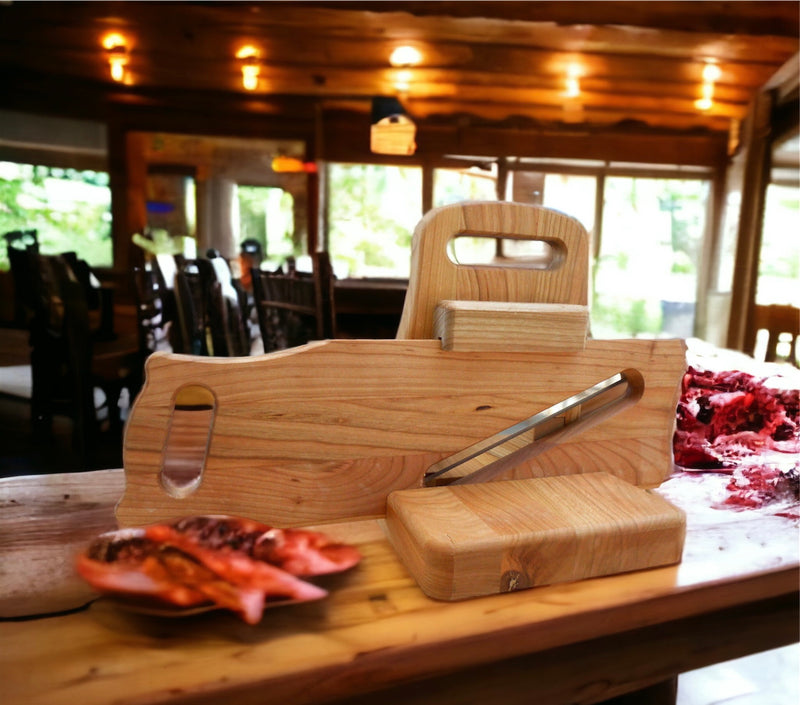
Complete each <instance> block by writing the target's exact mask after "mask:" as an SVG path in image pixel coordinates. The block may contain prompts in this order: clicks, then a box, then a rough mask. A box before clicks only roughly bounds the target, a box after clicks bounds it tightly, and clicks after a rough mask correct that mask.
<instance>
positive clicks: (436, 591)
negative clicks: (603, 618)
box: [386, 472, 686, 600]
mask: <svg viewBox="0 0 800 705" xmlns="http://www.w3.org/2000/svg"><path fill="white" fill-rule="evenodd" d="M386 528H387V533H388V536H389V539H390V541H391V542H392V545H393V546H394V548H395V550H396V551H397V553H398V554H399V556H400V558H401V559H402V560H403V562H404V563H405V565H406V567H407V568H408V569H409V571H410V572H411V574H412V575H413V576H414V578H415V579H416V581H417V583H418V584H419V586H420V588H421V589H422V590H423V592H425V594H427V595H428V596H429V597H433V598H436V599H440V600H459V599H463V598H468V597H477V596H480V595H490V594H495V593H500V592H510V591H512V590H520V589H524V588H529V587H535V586H537V585H549V584H552V583H559V582H566V581H572V580H581V579H584V578H592V577H597V576H601V575H611V574H614V573H624V572H628V571H632V570H640V569H644V568H652V567H655V566H661V565H669V564H673V563H678V562H680V560H681V554H682V552H683V542H684V537H685V533H686V518H685V515H684V513H683V511H681V510H680V509H678V508H677V507H674V506H673V505H672V504H670V503H669V502H667V500H665V499H664V498H663V497H661V496H659V495H658V494H655V493H654V492H652V491H650V490H644V489H642V488H639V487H636V486H634V485H631V484H629V483H627V482H625V481H624V480H621V479H619V478H617V477H614V476H613V475H609V474H607V473H600V472H599V473H589V474H584V475H564V476H557V477H543V478H534V479H526V480H508V481H500V482H488V483H478V484H466V485H449V486H442V487H428V488H423V489H414V490H400V491H397V492H393V493H392V494H391V495H389V498H388V502H387V511H386Z"/></svg>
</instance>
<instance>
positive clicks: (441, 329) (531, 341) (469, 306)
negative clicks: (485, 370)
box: [433, 301, 589, 352]
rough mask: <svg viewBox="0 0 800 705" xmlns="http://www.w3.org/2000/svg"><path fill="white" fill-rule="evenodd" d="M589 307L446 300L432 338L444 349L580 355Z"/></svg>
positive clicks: (584, 344) (440, 308)
mask: <svg viewBox="0 0 800 705" xmlns="http://www.w3.org/2000/svg"><path fill="white" fill-rule="evenodd" d="M588 332H589V308H588V306H578V305H575V304H530V303H507V302H496V301H441V302H439V305H438V306H437V307H436V311H435V313H434V323H433V335H434V337H435V338H439V339H440V340H441V341H442V348H443V349H445V350H456V351H459V352H470V351H472V352H480V351H484V352H485V351H487V350H488V351H493V350H498V349H501V350H508V351H509V352H576V351H578V350H583V349H584V348H585V347H586V336H587V334H588Z"/></svg>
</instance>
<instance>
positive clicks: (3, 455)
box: [0, 329, 800, 705]
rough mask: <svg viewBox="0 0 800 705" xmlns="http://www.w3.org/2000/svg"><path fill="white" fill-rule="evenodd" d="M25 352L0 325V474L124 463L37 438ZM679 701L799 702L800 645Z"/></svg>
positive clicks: (66, 437)
mask: <svg viewBox="0 0 800 705" xmlns="http://www.w3.org/2000/svg"><path fill="white" fill-rule="evenodd" d="M26 351H27V348H26V342H25V337H24V336H22V335H19V334H18V333H16V332H10V331H9V330H8V329H0V477H10V476H14V475H27V474H40V473H58V472H76V471H83V470H92V469H101V468H116V467H122V438H121V437H119V436H116V437H115V436H113V435H110V434H104V435H103V436H102V437H101V440H100V442H99V444H98V446H97V447H96V448H95V449H94V453H93V457H92V461H91V463H90V464H88V465H87V464H86V463H85V462H83V460H82V459H81V458H80V457H78V456H77V454H76V453H75V452H74V451H73V449H72V443H71V424H70V422H69V420H68V419H67V418H64V417H57V418H56V419H55V422H54V426H53V434H52V438H50V439H49V441H48V442H46V443H39V442H35V441H34V439H33V436H32V433H31V424H30V402H29V399H28V397H27V395H28V394H29V384H30V382H29V372H26V370H25V362H26V354H27V352H26ZM123 407H124V405H123ZM123 411H125V408H123ZM677 703H678V705H800V645H797V644H794V645H792V646H789V647H785V648H782V649H776V650H774V651H768V652H764V653H762V654H756V655H753V656H749V657H746V658H743V659H738V660H736V661H730V662H727V663H722V664H718V665H715V666H711V667H708V668H703V669H700V670H697V671H691V672H689V673H686V674H683V675H682V676H681V677H680V678H679V679H678V698H677Z"/></svg>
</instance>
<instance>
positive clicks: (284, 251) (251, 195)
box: [236, 185, 304, 269]
mask: <svg viewBox="0 0 800 705" xmlns="http://www.w3.org/2000/svg"><path fill="white" fill-rule="evenodd" d="M236 197H237V198H236V203H237V206H238V209H239V218H238V224H239V232H238V234H237V241H238V242H240V243H241V242H243V241H244V240H255V241H256V242H257V243H258V244H259V245H260V246H261V252H262V256H263V257H264V260H265V261H266V262H267V263H268V265H267V266H269V267H270V268H273V269H274V268H275V267H277V266H279V265H282V264H283V263H284V262H285V261H286V258H287V257H289V256H294V257H299V256H301V255H303V254H304V252H303V244H302V243H299V242H295V227H294V198H293V197H292V194H291V193H289V192H288V191H284V190H283V189H282V188H277V187H274V186H242V185H239V186H237V188H236Z"/></svg>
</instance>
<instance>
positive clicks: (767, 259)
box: [756, 184, 800, 307]
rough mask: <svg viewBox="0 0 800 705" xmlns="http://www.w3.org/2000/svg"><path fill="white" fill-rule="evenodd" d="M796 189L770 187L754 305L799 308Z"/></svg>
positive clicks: (799, 241)
mask: <svg viewBox="0 0 800 705" xmlns="http://www.w3.org/2000/svg"><path fill="white" fill-rule="evenodd" d="M798 233H800V189H798V187H797V186H792V185H778V184H770V185H769V186H768V187H767V200H766V206H765V208H764V228H763V231H762V234H761V255H760V259H759V265H758V287H757V290H756V303H757V304H763V305H768V304H791V305H793V306H798V307H800V234H798Z"/></svg>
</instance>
